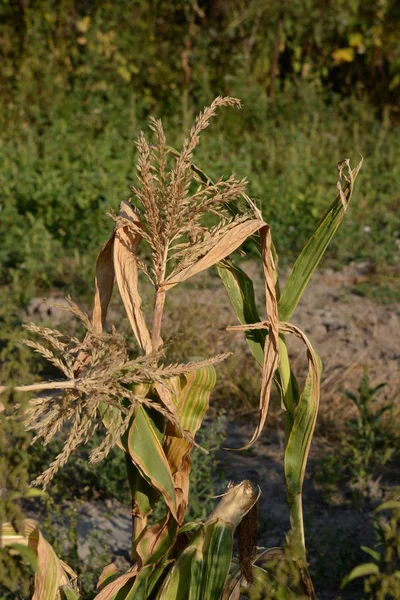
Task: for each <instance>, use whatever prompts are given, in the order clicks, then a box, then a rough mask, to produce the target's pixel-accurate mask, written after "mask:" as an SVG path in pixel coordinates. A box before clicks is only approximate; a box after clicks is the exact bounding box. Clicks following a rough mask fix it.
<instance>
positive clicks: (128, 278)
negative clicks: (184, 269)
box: [113, 202, 152, 354]
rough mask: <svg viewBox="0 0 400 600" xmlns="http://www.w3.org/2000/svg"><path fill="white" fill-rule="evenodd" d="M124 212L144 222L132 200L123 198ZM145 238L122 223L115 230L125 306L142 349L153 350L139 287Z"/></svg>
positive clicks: (115, 256)
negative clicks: (141, 247) (139, 254)
mask: <svg viewBox="0 0 400 600" xmlns="http://www.w3.org/2000/svg"><path fill="white" fill-rule="evenodd" d="M120 216H122V217H123V218H125V219H127V220H128V221H131V222H132V223H135V224H136V225H137V226H138V224H139V225H140V221H139V218H138V217H137V216H136V213H135V212H134V210H133V208H132V207H131V205H130V204H129V203H128V202H121V209H120ZM140 241H141V237H140V235H139V234H138V233H137V231H133V230H131V229H129V227H119V228H117V229H116V231H115V239H114V248H113V261H114V269H115V276H116V279H117V283H118V288H119V292H120V294H121V298H122V301H123V303H124V306H125V310H126V313H127V315H128V318H129V322H130V324H131V327H132V330H133V333H134V334H135V337H136V339H137V341H138V344H139V346H140V347H141V348H142V350H143V351H144V352H145V353H146V354H149V353H150V352H151V351H152V345H151V337H150V333H149V330H148V328H147V325H146V321H145V318H144V315H143V312H142V299H141V297H140V294H139V291H138V266H137V261H136V254H137V251H138V247H139V244H140Z"/></svg>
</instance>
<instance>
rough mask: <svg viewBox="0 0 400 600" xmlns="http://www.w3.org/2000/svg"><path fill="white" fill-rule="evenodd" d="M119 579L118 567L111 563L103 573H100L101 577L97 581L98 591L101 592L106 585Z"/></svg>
mask: <svg viewBox="0 0 400 600" xmlns="http://www.w3.org/2000/svg"><path fill="white" fill-rule="evenodd" d="M118 577H119V571H118V568H117V566H116V565H115V564H114V563H110V564H109V565H106V566H105V567H104V569H103V570H102V572H101V573H100V577H99V579H98V581H97V586H96V587H97V590H98V591H101V590H102V589H103V588H104V587H105V586H106V585H108V584H109V583H111V581H114V580H115V579H117V578H118Z"/></svg>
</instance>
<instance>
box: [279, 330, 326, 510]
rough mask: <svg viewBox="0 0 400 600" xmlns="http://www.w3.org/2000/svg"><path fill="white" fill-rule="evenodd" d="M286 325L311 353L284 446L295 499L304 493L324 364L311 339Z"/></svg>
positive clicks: (289, 484)
mask: <svg viewBox="0 0 400 600" xmlns="http://www.w3.org/2000/svg"><path fill="white" fill-rule="evenodd" d="M284 327H286V331H287V332H288V333H294V334H295V335H296V336H297V337H300V338H301V339H302V340H303V341H304V342H305V344H306V346H307V354H308V375H307V379H306V382H305V384H304V388H303V390H302V392H301V396H300V400H299V404H298V408H297V412H296V416H295V419H294V423H293V426H292V429H291V432H290V435H289V439H288V441H287V445H286V450H285V477H286V485H287V489H288V496H289V499H290V498H291V499H293V498H294V496H296V495H297V494H301V491H302V487H303V481H304V473H305V469H306V465H307V459H308V453H309V450H310V445H311V440H312V436H313V433H314V429H315V423H316V420H317V414H318V407H319V397H320V381H321V372H322V364H321V361H320V359H319V357H318V355H317V354H316V352H315V351H314V349H313V347H312V346H311V344H310V342H309V341H308V340H307V338H306V337H305V335H304V334H303V333H302V332H301V331H300V330H299V329H297V328H296V327H294V326H293V325H288V324H285V326H284ZM284 327H283V329H284ZM284 330H285V329H284Z"/></svg>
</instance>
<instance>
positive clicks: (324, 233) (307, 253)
mask: <svg viewBox="0 0 400 600" xmlns="http://www.w3.org/2000/svg"><path fill="white" fill-rule="evenodd" d="M361 165H362V161H361V162H360V163H359V164H358V165H357V167H356V168H355V169H354V170H353V172H352V174H353V179H354V180H355V179H356V177H357V175H358V172H359V170H360V168H361ZM343 193H344V196H345V199H346V203H347V204H346V208H345V206H344V203H343V199H342V198H341V195H340V194H338V195H337V196H336V198H335V200H334V201H333V203H332V204H331V206H330V207H329V209H328V210H327V212H326V214H325V215H324V217H323V218H322V220H321V222H320V223H319V225H318V227H317V229H316V230H315V232H314V233H313V235H312V236H311V238H310V239H309V241H308V242H307V244H306V245H305V247H304V248H303V250H302V252H301V253H300V255H299V257H298V258H297V260H296V262H295V263H294V266H293V269H292V272H291V273H290V275H289V278H288V280H287V282H286V285H285V287H284V290H283V292H282V295H281V297H280V300H279V318H280V320H281V321H289V319H290V317H291V316H292V314H293V313H294V311H295V309H296V306H297V304H298V303H299V300H300V298H301V297H302V295H303V292H304V290H305V288H306V286H307V284H308V282H309V281H310V279H311V276H312V274H313V273H314V271H315V269H316V268H317V266H318V265H319V263H320V261H321V259H322V257H323V255H324V254H325V251H326V249H327V247H328V245H329V242H330V241H331V239H332V238H333V236H334V235H335V233H336V230H337V228H338V227H339V225H340V222H341V220H342V219H343V216H344V213H345V211H346V209H347V206H348V204H349V202H350V199H351V186H350V184H348V185H347V186H346V187H345V189H344V192H343Z"/></svg>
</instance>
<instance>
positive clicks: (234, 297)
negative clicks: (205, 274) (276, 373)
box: [217, 260, 266, 365]
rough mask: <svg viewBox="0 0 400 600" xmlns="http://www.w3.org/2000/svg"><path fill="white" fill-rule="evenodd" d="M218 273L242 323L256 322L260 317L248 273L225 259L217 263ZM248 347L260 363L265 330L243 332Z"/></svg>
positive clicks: (262, 356) (262, 358)
mask: <svg viewBox="0 0 400 600" xmlns="http://www.w3.org/2000/svg"><path fill="white" fill-rule="evenodd" d="M217 271H218V275H219V276H220V277H221V279H222V282H223V284H224V286H225V289H226V291H227V292H228V296H229V300H230V301H231V304H232V307H233V309H234V311H235V313H236V316H237V318H238V319H239V322H240V323H241V324H242V325H245V324H250V323H258V322H259V321H260V320H261V319H260V317H259V315H258V311H257V307H256V302H255V296H254V287H253V282H252V280H251V279H250V277H249V276H248V275H246V273H245V272H244V271H242V269H240V268H239V267H238V266H237V265H235V264H234V263H233V262H232V261H228V260H225V261H223V262H220V263H218V265H217ZM245 335H246V339H247V343H248V344H249V348H250V350H251V352H252V354H253V356H254V358H255V359H256V360H257V362H258V363H259V364H260V365H262V364H263V362H264V343H265V335H266V334H265V331H262V330H261V329H253V330H250V331H246V332H245Z"/></svg>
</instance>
